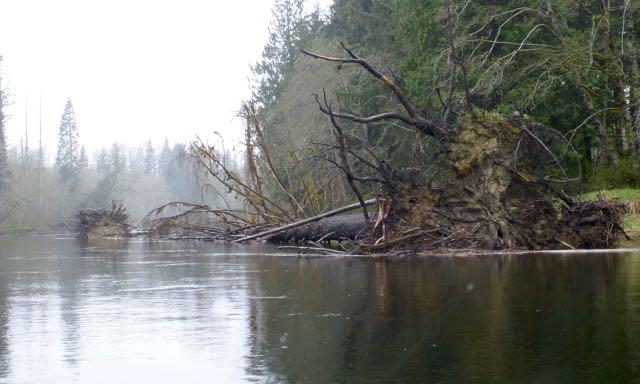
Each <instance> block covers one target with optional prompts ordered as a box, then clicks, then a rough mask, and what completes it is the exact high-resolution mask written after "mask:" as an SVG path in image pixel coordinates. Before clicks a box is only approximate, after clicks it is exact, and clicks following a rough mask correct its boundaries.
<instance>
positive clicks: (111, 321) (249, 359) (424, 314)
mask: <svg viewBox="0 0 640 384" xmlns="http://www.w3.org/2000/svg"><path fill="white" fill-rule="evenodd" d="M0 382H6V383H73V382H78V383H242V382H259V383H262V382H266V383H279V382H291V383H297V382H301V383H358V382H380V383H389V382H402V383H412V382H415V383H427V382H429V383H431V382H432V383H473V382H475V383H625V382H640V253H618V254H594V253H592V254H582V255H577V254H571V255H566V254H565V255H563V254H538V255H509V256H504V255H502V256H475V257H464V258H463V257H430V258H425V257H413V258H404V259H394V260H377V261H376V260H371V259H366V258H346V257H298V256H296V255H292V254H288V255H287V254H283V253H281V252H279V251H278V250H277V249H276V248H274V247H271V246H263V245H254V246H240V245H229V244H211V243H186V242H146V241H142V240H135V241H115V240H101V241H96V242H81V241H79V240H75V239H72V238H60V237H55V236H40V237H4V238H0Z"/></svg>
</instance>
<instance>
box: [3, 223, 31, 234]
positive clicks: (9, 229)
mask: <svg viewBox="0 0 640 384" xmlns="http://www.w3.org/2000/svg"><path fill="white" fill-rule="evenodd" d="M35 231H36V230H35V229H34V228H29V227H22V226H19V225H7V226H4V227H0V233H31V232H35Z"/></svg>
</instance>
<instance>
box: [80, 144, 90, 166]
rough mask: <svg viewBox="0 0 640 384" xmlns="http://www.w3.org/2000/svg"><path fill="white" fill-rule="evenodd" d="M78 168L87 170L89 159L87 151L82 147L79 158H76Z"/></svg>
mask: <svg viewBox="0 0 640 384" xmlns="http://www.w3.org/2000/svg"><path fill="white" fill-rule="evenodd" d="M78 168H80V169H86V168H89V158H88V157H87V151H86V149H85V148H84V145H83V146H82V148H80V157H79V158H78Z"/></svg>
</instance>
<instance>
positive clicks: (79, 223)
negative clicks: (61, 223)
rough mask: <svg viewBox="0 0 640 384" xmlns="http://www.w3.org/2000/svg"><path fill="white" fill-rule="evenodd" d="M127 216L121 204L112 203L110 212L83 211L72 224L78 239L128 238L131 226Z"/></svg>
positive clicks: (97, 210)
mask: <svg viewBox="0 0 640 384" xmlns="http://www.w3.org/2000/svg"><path fill="white" fill-rule="evenodd" d="M128 219H129V215H128V214H127V210H126V208H124V207H123V205H122V204H118V203H115V202H114V203H113V204H112V206H111V210H110V211H108V210H106V209H104V208H99V209H94V208H88V209H83V210H81V211H80V212H78V214H77V215H76V216H75V217H74V219H73V224H74V226H75V229H76V232H77V235H76V237H78V238H80V239H92V238H99V237H116V238H120V237H129V235H130V233H131V225H129V224H128V223H127V221H128Z"/></svg>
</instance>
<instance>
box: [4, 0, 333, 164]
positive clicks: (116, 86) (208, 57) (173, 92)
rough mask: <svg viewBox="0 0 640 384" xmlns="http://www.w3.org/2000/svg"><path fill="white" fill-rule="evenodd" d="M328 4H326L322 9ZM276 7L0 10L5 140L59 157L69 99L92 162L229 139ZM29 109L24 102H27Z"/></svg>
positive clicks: (112, 3)
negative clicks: (101, 153) (100, 155)
mask: <svg viewBox="0 0 640 384" xmlns="http://www.w3.org/2000/svg"><path fill="white" fill-rule="evenodd" d="M329 3H331V1H330V0H322V1H320V4H322V5H324V6H325V7H326V6H327V5H328V4H329ZM272 4H273V0H109V1H107V0H101V1H99V0H55V1H52V0H0V55H2V56H3V57H4V62H3V66H2V67H3V75H4V76H3V81H4V86H5V87H6V88H8V90H9V92H10V95H11V97H10V101H11V103H12V104H11V105H10V106H9V107H8V108H7V112H8V114H9V115H10V116H9V121H8V124H7V136H8V138H9V142H10V143H11V144H13V145H19V144H20V138H21V137H23V136H24V131H25V114H26V113H25V112H26V111H25V109H26V105H27V104H28V109H27V110H28V126H29V146H30V147H31V148H34V147H35V146H37V142H38V127H39V122H38V116H39V114H38V108H39V100H40V97H41V98H42V128H43V141H44V142H45V147H46V148H47V155H48V157H49V159H52V158H53V157H54V156H55V150H56V145H57V129H58V124H59V122H60V117H61V115H62V112H63V110H64V105H65V103H66V100H67V97H71V99H72V102H73V104H74V109H75V112H76V117H77V120H78V129H79V132H80V141H81V143H82V144H85V145H87V147H88V149H89V152H90V153H91V152H93V151H94V150H95V149H96V148H99V147H101V146H110V144H111V142H113V141H119V142H122V143H125V144H129V145H137V144H140V143H143V142H145V141H146V140H148V139H150V138H151V139H153V141H154V144H155V145H160V144H161V143H162V142H163V141H164V138H165V137H167V138H168V139H169V141H172V142H176V141H182V142H186V141H188V140H191V139H193V138H195V136H196V135H199V136H201V137H203V138H210V137H212V135H213V131H219V132H221V133H222V134H223V135H224V136H225V137H226V138H229V139H231V138H232V137H234V136H235V135H234V132H237V131H238V130H240V129H241V127H242V123H241V121H239V119H237V118H235V112H236V111H237V110H238V109H239V108H240V103H241V101H242V100H243V99H245V98H248V97H249V95H250V89H249V82H248V77H249V65H250V64H253V63H255V62H256V60H257V59H258V58H259V57H260V54H261V52H262V47H263V46H264V43H265V41H266V39H267V34H268V25H269V21H270V18H271V6H272ZM27 100H28V103H27V102H26V101H27Z"/></svg>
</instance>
